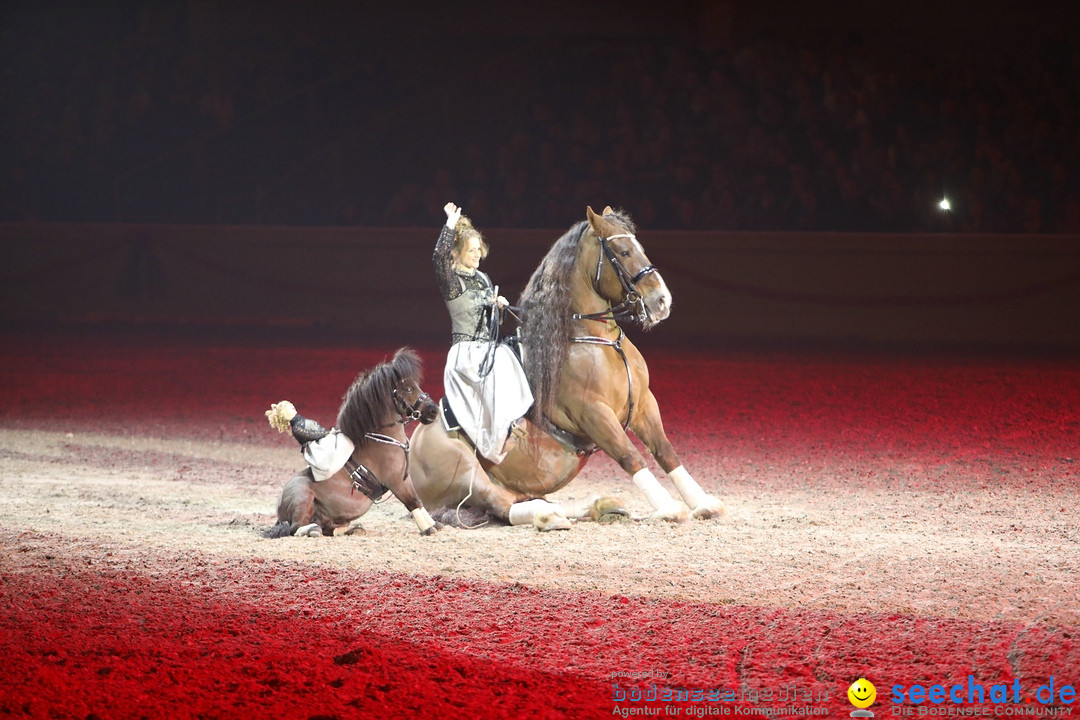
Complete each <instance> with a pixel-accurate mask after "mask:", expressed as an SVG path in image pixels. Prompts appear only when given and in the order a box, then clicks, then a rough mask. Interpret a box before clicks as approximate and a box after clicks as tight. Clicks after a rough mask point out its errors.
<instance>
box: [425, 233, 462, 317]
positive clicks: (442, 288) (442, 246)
mask: <svg viewBox="0 0 1080 720" xmlns="http://www.w3.org/2000/svg"><path fill="white" fill-rule="evenodd" d="M453 249H454V231H453V230H451V229H450V228H448V227H446V226H445V225H443V226H442V230H441V231H440V232H439V239H438V241H436V243H435V252H434V253H433V254H432V255H431V262H432V263H433V264H434V265H435V279H436V280H438V282H439V292H441V293H442V296H443V300H453V299H454V298H456V297H457V296H459V295H461V293H462V290H461V283H459V282H458V279H457V275H455V274H454V258H453V256H452V255H451V252H452V250H453Z"/></svg>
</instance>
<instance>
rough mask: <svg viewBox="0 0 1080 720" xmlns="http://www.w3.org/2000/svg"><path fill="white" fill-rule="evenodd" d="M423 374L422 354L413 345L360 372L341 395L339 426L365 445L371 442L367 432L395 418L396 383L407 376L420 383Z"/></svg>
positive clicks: (354, 442)
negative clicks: (420, 355)
mask: <svg viewBox="0 0 1080 720" xmlns="http://www.w3.org/2000/svg"><path fill="white" fill-rule="evenodd" d="M422 374H423V366H422V364H421V362H420V357H419V356H418V355H417V354H416V353H415V352H414V351H413V350H412V349H410V348H401V349H400V350H398V351H397V352H396V353H394V357H393V359H392V360H390V361H389V362H384V363H382V364H380V365H376V366H375V367H374V368H372V369H371V370H367V371H365V372H362V373H360V374H359V375H357V376H356V380H354V381H353V383H352V385H350V386H349V389H348V390H346V391H345V396H344V397H343V398H342V402H341V409H340V410H338V417H337V429H338V430H340V431H341V432H343V433H345V435H346V437H348V438H349V439H350V440H352V441H353V444H354V445H356V446H357V447H362V446H363V445H365V444H366V443H367V442H368V440H367V437H365V434H366V433H369V432H378V431H379V430H380V429H385V428H386V426H387V425H388V424H390V423H392V422H394V420H395V419H396V417H397V408H396V407H395V405H394V387H396V386H397V384H398V383H399V382H401V380H402V379H405V378H411V379H412V380H414V381H415V382H416V383H417V384H419V382H420V380H421V376H422Z"/></svg>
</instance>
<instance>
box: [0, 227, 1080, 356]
mask: <svg viewBox="0 0 1080 720" xmlns="http://www.w3.org/2000/svg"><path fill="white" fill-rule="evenodd" d="M563 230H565V229H563ZM563 230H498V229H494V230H488V231H486V236H487V237H488V239H489V241H490V242H491V245H492V253H491V256H490V257H489V258H488V259H487V260H486V261H485V263H484V265H483V269H485V270H487V271H488V272H489V273H490V274H491V275H492V277H493V278H494V279H495V281H496V282H497V283H498V284H499V285H500V288H501V292H502V294H504V295H506V296H507V297H509V298H510V299H511V300H513V299H514V298H516V297H517V295H518V293H519V292H520V291H521V289H522V288H523V287H524V285H525V283H526V281H527V280H528V278H529V275H530V274H531V272H532V270H533V268H534V267H535V266H536V264H537V263H538V262H539V260H540V258H541V257H542V256H543V254H544V252H545V251H546V249H547V247H548V246H549V245H550V244H551V243H552V242H553V241H554V240H555V239H556V238H557V237H558V236H559V235H560V234H561V232H563ZM437 232H438V224H437V223H435V222H433V224H432V227H430V228H404V229H403V228H367V227H348V228H325V227H233V226H191V225H93V224H85V225H84V224H42V223H17V224H16V223H9V224H0V247H2V248H3V253H4V257H5V263H4V268H3V270H0V278H2V281H3V282H2V288H3V289H2V291H0V292H2V305H0V307H2V310H0V320H2V321H3V322H4V323H5V324H9V325H10V324H12V323H18V324H29V325H48V324H71V323H75V324H83V325H91V326H92V325H95V324H104V323H114V324H121V325H130V324H153V325H166V326H172V325H181V326H195V327H200V326H210V327H215V326H236V327H255V328H260V327H263V328H265V327H280V328H295V329H300V330H305V329H311V330H325V331H329V332H331V333H336V334H340V335H341V336H342V337H345V338H358V339H360V338H365V337H378V338H395V339H397V338H405V339H407V340H410V341H414V342H419V341H426V340H441V339H444V336H445V335H446V333H447V332H448V330H447V328H448V325H447V318H446V314H445V310H444V309H443V307H442V302H441V300H440V298H439V295H438V292H437V290H436V287H435V280H434V275H433V272H432V269H431V260H430V258H431V249H432V246H433V244H434V241H435V237H436V235H437ZM639 235H640V239H641V241H642V242H643V244H644V245H645V248H646V251H647V252H648V253H649V256H650V259H651V260H652V262H653V263H654V264H655V265H656V266H657V267H658V268H659V269H660V271H661V272H662V274H663V276H664V279H665V280H666V281H667V283H668V285H669V287H670V288H671V290H672V294H673V296H674V311H673V314H672V316H671V318H670V319H668V320H667V321H666V322H665V323H664V324H663V325H661V326H660V327H659V328H657V329H656V330H654V331H653V332H652V333H649V334H648V335H647V336H645V335H644V334H642V333H637V334H635V341H639V342H643V343H645V344H648V343H650V342H657V343H665V344H668V343H677V344H687V343H693V344H701V345H710V344H723V345H729V346H738V345H740V344H750V343H758V344H815V345H821V344H826V345H827V344H841V343H842V344H846V345H851V344H856V345H859V344H869V345H912V346H953V347H956V346H994V347H1010V348H1015V349H1017V350H1020V351H1024V350H1028V349H1033V348H1044V349H1045V348H1051V349H1066V350H1074V349H1076V348H1078V347H1080V242H1078V239H1080V238H1077V237H1075V236H1015V235H1013V236H1001V235H977V236H967V235H950V234H938V235H916V236H912V235H867V234H855V233H851V234H819V233H721V232H716V233H713V232H670V231H661V230H655V231H653V230H648V229H642V230H641V231H640V233H639ZM639 338H640V340H639Z"/></svg>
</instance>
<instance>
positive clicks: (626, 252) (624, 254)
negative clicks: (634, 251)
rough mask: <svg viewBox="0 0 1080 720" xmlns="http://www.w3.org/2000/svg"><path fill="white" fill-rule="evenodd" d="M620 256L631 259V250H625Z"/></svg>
mask: <svg viewBox="0 0 1080 720" xmlns="http://www.w3.org/2000/svg"><path fill="white" fill-rule="evenodd" d="M619 254H620V255H622V256H623V257H630V251H629V250H623V251H622V252H621V253H619Z"/></svg>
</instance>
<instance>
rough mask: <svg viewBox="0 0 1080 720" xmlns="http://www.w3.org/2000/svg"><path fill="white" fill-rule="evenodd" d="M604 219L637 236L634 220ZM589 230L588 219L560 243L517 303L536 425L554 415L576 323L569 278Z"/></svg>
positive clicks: (613, 216)
mask: <svg viewBox="0 0 1080 720" xmlns="http://www.w3.org/2000/svg"><path fill="white" fill-rule="evenodd" d="M604 219H605V220H608V221H614V222H616V223H618V224H619V225H622V226H623V227H624V228H625V229H626V230H627V232H631V233H633V232H634V223H633V221H632V220H631V219H630V216H629V215H627V214H626V213H625V212H623V211H621V210H616V211H613V212H612V213H610V214H608V215H605V216H604ZM588 230H589V223H588V221H587V220H582V221H580V222H577V223H575V224H574V225H572V226H571V227H570V229H569V230H567V231H566V232H565V233H564V234H563V235H562V237H560V238H559V239H558V240H556V241H555V242H554V244H552V246H551V249H550V250H548V253H547V255H545V256H544V259H543V260H541V261H540V264H539V265H538V266H537V267H536V270H534V271H533V274H532V277H530V278H529V282H528V284H527V285H526V286H525V290H523V291H522V293H521V297H520V299H519V300H518V306H519V307H521V310H522V323H521V343H522V345H523V346H524V348H525V358H526V362H525V377H526V378H528V380H529V387H530V389H531V390H532V393H533V400H534V402H533V406H532V407H531V408H530V409H529V414H528V418H529V420H531V421H533V422H539V420H540V418H542V417H543V416H550V415H551V412H552V411H553V410H554V407H555V391H556V388H558V385H559V376H560V375H561V374H562V367H563V363H564V362H565V361H566V354H567V352H568V348H569V343H570V337H571V333H570V330H571V328H572V327H573V322H574V319H573V314H574V309H573V307H572V305H571V302H572V298H571V294H570V291H569V284H570V276H571V273H572V272H573V269H574V265H575V263H576V262H577V257H578V245H580V244H581V238H583V237H584V236H585V234H586V232H587V231H588Z"/></svg>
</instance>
